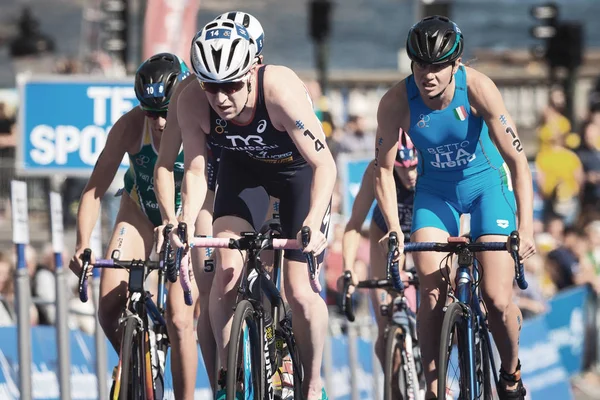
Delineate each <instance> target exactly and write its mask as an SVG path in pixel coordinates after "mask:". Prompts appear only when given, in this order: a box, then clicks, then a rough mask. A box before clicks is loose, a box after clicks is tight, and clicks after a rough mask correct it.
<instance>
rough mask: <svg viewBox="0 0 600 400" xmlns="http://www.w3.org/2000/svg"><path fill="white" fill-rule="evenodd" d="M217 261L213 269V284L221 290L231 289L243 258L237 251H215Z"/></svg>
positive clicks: (238, 273) (237, 279)
mask: <svg viewBox="0 0 600 400" xmlns="http://www.w3.org/2000/svg"><path fill="white" fill-rule="evenodd" d="M217 258H218V259H219V263H218V265H217V267H216V270H215V276H214V278H213V279H214V285H215V286H216V287H217V288H218V289H220V290H222V291H223V292H229V291H231V290H233V289H234V288H235V287H236V285H237V283H238V281H239V278H240V273H241V271H242V266H243V260H242V258H241V257H240V254H239V252H237V251H233V250H223V249H221V250H220V251H217Z"/></svg>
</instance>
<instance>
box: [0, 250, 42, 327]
mask: <svg viewBox="0 0 600 400" xmlns="http://www.w3.org/2000/svg"><path fill="white" fill-rule="evenodd" d="M7 262H8V260H7ZM8 264H9V272H8V273H9V281H8V282H9V284H8V285H7V286H6V293H2V296H3V297H5V299H6V301H7V302H8V303H9V304H10V307H11V308H12V311H13V312H14V315H15V316H16V308H15V307H16V298H15V288H14V284H13V283H14V279H15V272H16V266H17V256H16V253H15V252H13V253H12V257H10V262H8ZM25 265H26V268H27V272H28V274H29V282H30V285H33V276H34V275H35V271H36V269H37V252H36V250H35V249H34V248H33V246H31V245H26V246H25ZM32 297H33V296H32ZM29 312H30V313H29V315H30V323H31V325H32V326H34V325H38V323H39V312H38V309H37V306H36V305H35V304H31V307H30V309H29Z"/></svg>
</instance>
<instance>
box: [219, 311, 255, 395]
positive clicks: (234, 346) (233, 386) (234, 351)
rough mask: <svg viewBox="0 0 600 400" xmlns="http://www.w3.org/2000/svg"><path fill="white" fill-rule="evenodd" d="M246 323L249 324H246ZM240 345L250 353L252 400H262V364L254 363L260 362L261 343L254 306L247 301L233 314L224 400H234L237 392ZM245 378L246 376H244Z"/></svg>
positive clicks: (246, 389)
mask: <svg viewBox="0 0 600 400" xmlns="http://www.w3.org/2000/svg"><path fill="white" fill-rule="evenodd" d="M247 321H250V322H251V323H250V324H248V323H247ZM244 323H246V326H247V328H248V331H249V334H248V339H249V342H250V343H248V344H249V346H246V343H244V330H243V327H244ZM240 344H244V349H249V351H250V354H249V355H250V363H251V365H250V368H251V374H252V376H251V378H252V389H253V392H254V393H253V396H252V397H253V398H254V399H262V398H263V387H262V385H263V384H264V382H263V381H262V380H261V379H262V378H263V376H262V375H263V374H262V373H261V369H262V363H261V362H258V363H256V360H260V358H258V357H262V353H261V352H260V351H259V350H261V349H262V346H261V344H262V341H261V340H260V335H259V334H258V331H257V329H256V321H254V306H253V305H252V303H250V302H249V301H248V300H242V301H240V302H239V303H238V304H237V306H236V308H235V313H234V314H233V323H232V325H231V336H230V339H229V351H228V354H227V382H226V386H225V389H226V391H227V395H226V400H236V390H237V384H238V382H237V377H238V369H239V363H238V359H239V356H240V355H242V357H244V355H243V354H240V350H241V349H242V348H241V346H240ZM244 364H246V360H244ZM244 376H246V375H244ZM244 392H245V396H246V395H248V388H244Z"/></svg>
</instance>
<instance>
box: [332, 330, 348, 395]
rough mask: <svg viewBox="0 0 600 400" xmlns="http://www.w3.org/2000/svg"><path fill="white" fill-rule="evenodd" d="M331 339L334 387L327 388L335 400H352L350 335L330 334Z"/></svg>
mask: <svg viewBox="0 0 600 400" xmlns="http://www.w3.org/2000/svg"><path fill="white" fill-rule="evenodd" d="M330 340H331V374H332V376H331V379H329V381H330V382H333V387H328V388H327V394H328V396H329V397H332V398H335V400H350V399H351V398H352V395H351V393H350V388H351V386H350V359H349V358H348V337H347V336H344V335H336V336H330Z"/></svg>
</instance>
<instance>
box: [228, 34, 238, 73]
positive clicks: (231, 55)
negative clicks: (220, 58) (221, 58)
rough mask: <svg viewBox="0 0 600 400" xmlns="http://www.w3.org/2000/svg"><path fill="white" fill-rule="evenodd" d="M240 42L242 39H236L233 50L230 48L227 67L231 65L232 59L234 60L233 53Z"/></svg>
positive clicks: (232, 45)
mask: <svg viewBox="0 0 600 400" xmlns="http://www.w3.org/2000/svg"><path fill="white" fill-rule="evenodd" d="M239 44H240V39H235V40H234V41H233V43H232V44H231V50H229V57H228V59H227V68H229V67H230V66H231V60H233V55H234V54H235V50H236V48H237V47H238V45H239Z"/></svg>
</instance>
